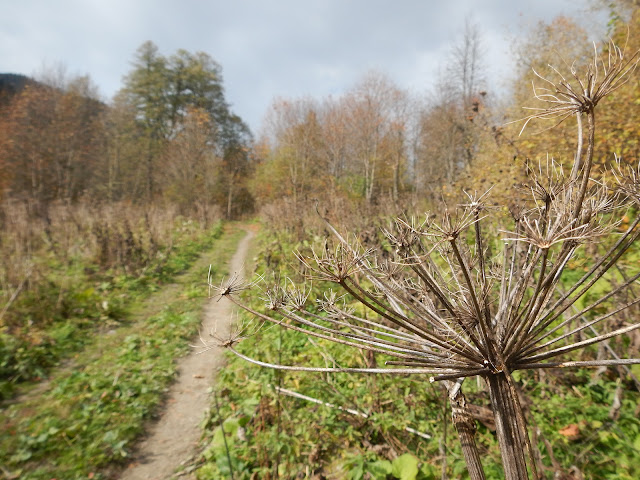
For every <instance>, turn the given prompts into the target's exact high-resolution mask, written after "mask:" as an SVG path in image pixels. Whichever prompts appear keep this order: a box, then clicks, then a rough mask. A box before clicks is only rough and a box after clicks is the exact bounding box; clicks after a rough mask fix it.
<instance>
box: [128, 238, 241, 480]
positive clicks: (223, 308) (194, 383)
mask: <svg viewBox="0 0 640 480" xmlns="http://www.w3.org/2000/svg"><path fill="white" fill-rule="evenodd" d="M252 236H253V234H252V233H251V232H249V233H247V235H246V236H245V237H244V238H243V239H242V240H241V241H240V243H239V244H238V249H237V251H236V253H235V254H234V255H233V258H232V259H231V264H230V266H229V272H230V273H231V274H233V273H234V272H235V273H237V274H238V275H239V276H241V275H242V274H243V271H242V270H243V264H244V260H245V258H246V256H247V250H248V247H249V241H250V240H251V237H252ZM232 305H233V304H232V303H231V301H229V300H228V299H226V298H222V299H220V300H219V301H216V300H211V301H209V303H208V305H207V307H206V308H205V311H204V318H203V321H202V327H201V331H202V333H203V337H204V336H205V335H208V332H210V331H212V330H213V328H214V327H216V328H217V331H218V334H219V335H222V336H224V334H225V333H226V332H228V330H229V327H230V324H231V313H232ZM223 360H224V359H223V349H222V348H217V347H216V348H213V349H211V350H209V351H208V352H206V353H203V354H197V353H196V352H195V351H194V352H192V353H190V354H189V355H188V356H186V357H184V358H183V359H181V360H180V362H179V364H178V365H179V366H178V377H177V379H176V381H175V383H173V385H172V386H171V389H170V390H169V393H168V396H167V403H166V407H165V410H164V411H163V412H162V415H161V417H160V418H159V420H158V421H157V423H155V424H154V425H152V426H151V427H150V429H149V434H148V437H147V438H146V439H145V440H144V441H143V442H142V443H141V445H140V447H139V450H138V452H137V454H136V457H135V461H134V463H133V464H132V465H130V466H129V468H128V469H127V470H125V471H124V472H123V474H122V477H121V480H156V479H157V480H161V479H168V478H171V477H172V475H173V473H174V471H175V470H176V469H177V468H178V467H179V466H180V465H183V464H184V463H185V462H187V461H188V460H190V459H191V458H192V456H193V454H194V453H195V451H196V447H197V445H198V440H199V439H200V433H201V431H200V426H199V425H200V422H201V421H202V420H203V418H204V417H203V415H204V412H205V411H206V409H207V408H208V407H209V405H210V399H209V394H208V392H207V390H208V388H209V387H210V386H211V385H212V384H213V382H214V380H215V376H216V372H217V370H218V368H219V367H220V366H222V363H223ZM182 478H189V477H182Z"/></svg>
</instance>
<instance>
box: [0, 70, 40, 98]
mask: <svg viewBox="0 0 640 480" xmlns="http://www.w3.org/2000/svg"><path fill="white" fill-rule="evenodd" d="M31 83H34V80H33V79H31V78H29V77H27V76H26V75H21V74H18V73H0V98H1V97H5V98H11V97H12V96H13V95H15V94H16V93H18V92H21V91H22V90H23V89H24V87H25V86H27V85H29V84H31Z"/></svg>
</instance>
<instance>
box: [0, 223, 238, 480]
mask: <svg viewBox="0 0 640 480" xmlns="http://www.w3.org/2000/svg"><path fill="white" fill-rule="evenodd" d="M243 235H244V232H243V231H241V230H239V229H237V228H235V227H231V228H228V229H227V232H226V233H225V234H224V235H223V236H222V237H220V238H218V239H216V240H215V241H213V242H210V243H209V244H208V246H209V249H208V250H207V253H205V255H203V257H202V258H203V260H202V261H198V262H196V264H195V266H192V267H191V269H190V270H189V271H188V272H187V273H186V274H184V275H182V276H180V277H175V276H174V278H173V281H174V282H175V283H177V284H178V288H175V287H174V288H171V287H169V289H168V290H165V291H159V292H158V293H156V294H155V295H152V296H150V297H149V298H148V299H147V300H146V304H145V306H138V307H137V308H132V310H134V311H135V312H136V313H135V315H134V318H133V319H132V320H131V321H130V323H129V324H127V325H125V326H122V327H120V328H112V329H111V330H102V331H100V332H99V333H96V335H93V336H92V337H91V339H90V340H89V341H87V342H86V343H85V346H84V349H83V350H82V352H81V353H79V354H77V355H76V356H75V358H73V360H72V366H70V367H69V368H63V369H61V370H59V371H57V372H54V373H53V376H52V379H51V383H50V386H49V388H48V389H47V390H46V391H45V392H43V393H37V394H32V395H29V394H27V399H26V400H23V401H20V402H19V403H15V404H13V405H10V406H8V407H7V408H5V409H4V410H3V411H2V413H1V414H0V432H1V433H0V452H2V453H1V454H0V466H1V467H2V468H3V471H4V473H5V476H10V475H11V476H14V477H15V478H21V479H47V480H48V479H51V478H65V479H66V478H96V479H98V478H108V477H109V475H110V473H113V471H116V470H117V469H118V468H119V467H118V465H122V464H123V463H124V462H126V461H127V457H128V455H129V453H130V451H131V449H132V447H133V446H134V444H135V440H136V438H138V436H139V435H140V433H141V432H142V431H143V427H144V424H145V422H146V421H148V420H149V419H150V418H152V416H153V413H154V411H155V409H156V407H157V406H158V404H159V403H160V401H161V399H162V397H163V394H164V393H165V391H166V389H167V387H168V385H169V384H170V382H171V381H172V379H173V378H174V376H175V373H176V364H175V359H176V358H177V357H179V356H181V355H183V354H184V353H186V352H187V351H188V349H189V346H188V344H189V340H190V339H192V338H193V336H194V334H195V333H196V332H197V327H198V325H199V323H200V314H201V308H202V306H203V304H204V303H205V300H206V295H207V288H206V275H207V270H208V268H209V262H210V261H212V262H213V273H214V275H215V277H216V278H220V277H221V276H222V275H224V274H225V273H226V271H225V268H226V263H227V261H228V259H229V258H230V256H231V254H232V253H233V252H234V251H235V248H236V245H237V242H238V240H239V238H241V237H242V236H243ZM190 252H191V253H189V254H188V255H189V259H188V260H184V261H180V262H176V268H175V269H174V270H173V271H174V274H175V273H178V272H181V271H184V269H186V268H188V267H189V265H190V264H193V262H194V260H196V259H197V257H198V252H197V245H196V244H194V245H193V249H192V250H190ZM200 253H202V252H200ZM169 279H171V277H170V276H167V277H166V278H165V280H166V281H168V280H169ZM152 290H153V289H152V288H148V289H147V291H148V292H151V291H152ZM138 301H140V299H139V298H138Z"/></svg>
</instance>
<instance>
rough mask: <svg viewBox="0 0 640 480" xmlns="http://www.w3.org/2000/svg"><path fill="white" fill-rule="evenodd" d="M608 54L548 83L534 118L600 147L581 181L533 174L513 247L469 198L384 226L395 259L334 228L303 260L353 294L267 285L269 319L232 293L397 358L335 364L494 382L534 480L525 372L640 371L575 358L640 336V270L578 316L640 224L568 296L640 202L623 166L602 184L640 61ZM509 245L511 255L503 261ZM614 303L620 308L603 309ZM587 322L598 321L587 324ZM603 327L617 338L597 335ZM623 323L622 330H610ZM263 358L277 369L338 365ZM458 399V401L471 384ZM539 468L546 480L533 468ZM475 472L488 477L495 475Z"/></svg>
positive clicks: (503, 433) (515, 455) (511, 236)
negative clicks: (596, 170)
mask: <svg viewBox="0 0 640 480" xmlns="http://www.w3.org/2000/svg"><path fill="white" fill-rule="evenodd" d="M608 51H609V53H608V57H607V59H606V60H604V61H603V60H601V59H600V58H599V57H598V56H597V55H596V56H595V57H594V61H593V63H592V64H591V65H590V66H589V67H588V68H587V71H586V73H585V74H584V76H583V77H579V76H578V74H577V72H576V70H575V68H573V67H570V76H566V77H565V76H563V75H562V74H560V72H559V71H558V70H556V73H557V74H558V76H559V80H552V79H547V78H542V80H543V81H544V83H545V84H546V88H545V89H539V88H536V87H534V94H535V95H536V97H537V98H538V99H539V100H542V101H543V102H545V103H546V105H547V106H546V107H544V108H540V109H536V110H534V113H532V114H531V115H530V116H529V117H527V118H526V123H528V122H529V121H530V120H532V119H554V120H559V121H562V120H564V119H565V118H567V117H568V116H570V115H576V116H577V117H578V118H579V119H580V118H582V117H586V119H587V136H586V137H587V138H586V151H584V152H583V140H582V122H579V124H578V125H579V134H578V146H577V149H576V153H575V161H574V164H573V165H572V168H571V170H570V173H569V174H565V170H564V169H563V168H562V166H561V165H558V164H557V163H555V162H554V161H552V160H549V161H548V162H547V163H546V164H541V165H540V167H539V168H538V169H536V171H534V172H533V173H532V175H531V183H530V185H529V190H530V195H528V197H529V201H528V202H527V203H526V204H525V205H523V206H522V208H520V209H519V210H518V212H517V213H516V214H515V215H514V221H513V222H512V228H510V229H508V231H506V232H503V234H502V236H501V238H500V239H499V240H498V239H496V238H495V237H494V236H492V235H490V234H487V232H488V228H487V227H491V226H492V225H494V224H495V221H494V220H492V219H490V218H488V217H490V216H492V213H493V212H491V211H490V209H489V208H488V207H487V204H486V198H487V194H484V195H476V194H474V195H468V202H466V204H464V205H460V206H459V207H458V208H456V209H455V210H453V211H449V210H445V211H444V214H443V216H442V219H441V220H439V221H436V220H435V219H434V216H431V215H427V216H426V218H425V219H424V220H417V219H415V218H399V219H397V220H396V221H395V225H394V226H393V228H389V229H388V230H385V231H384V235H385V236H386V238H387V239H388V241H389V242H390V244H391V245H392V247H393V252H392V254H391V255H390V256H387V258H382V256H381V255H379V254H378V253H377V252H376V251H373V250H368V249H366V248H364V247H363V246H362V245H360V244H359V243H358V242H357V241H355V240H351V239H349V238H347V237H345V236H343V235H341V234H340V232H338V231H337V230H336V229H335V228H334V227H333V226H332V224H331V223H329V222H328V221H326V225H327V228H329V229H330V230H331V232H332V233H333V235H334V237H335V239H336V240H337V241H336V242H335V243H336V245H335V247H333V248H330V247H329V244H328V243H327V244H326V245H325V247H324V248H323V249H322V251H319V252H314V253H313V255H311V256H310V257H304V256H302V255H298V256H299V259H300V261H301V262H302V263H303V264H304V266H305V267H306V268H307V269H308V271H309V272H311V275H310V276H311V277H312V278H314V279H317V280H321V281H326V282H331V283H333V284H335V285H336V286H338V287H339V288H340V290H341V291H342V292H344V293H345V295H344V296H340V295H339V294H338V293H336V292H335V291H333V290H329V291H327V293H325V295H324V298H323V299H322V300H321V301H318V302H317V303H316V304H312V302H310V301H309V293H310V290H309V289H307V288H306V287H305V286H299V285H295V284H293V283H292V282H286V283H285V284H284V285H282V284H278V285H275V286H272V287H269V288H268V289H266V290H265V296H266V299H267V302H266V303H267V308H266V310H267V311H266V313H263V312H261V311H258V310H256V309H254V308H252V307H250V306H248V305H245V304H243V303H242V302H240V301H238V299H237V298H236V296H235V295H234V293H236V292H237V291H238V290H239V289H240V288H244V286H243V285H238V284H237V283H235V284H234V283H233V282H230V283H226V284H223V285H222V286H220V287H218V291H219V292H220V294H222V295H226V296H228V297H229V298H231V299H232V300H233V301H234V302H236V303H237V304H238V305H239V306H240V307H242V308H244V309H245V310H247V311H248V312H250V313H251V314H253V315H254V316H255V317H257V318H259V319H261V320H263V321H265V322H274V323H277V324H279V325H282V326H284V327H286V328H289V329H292V330H296V331H300V332H304V333H305V334H307V335H310V336H314V337H318V338H323V339H326V340H330V341H332V342H337V343H341V344H343V345H346V346H350V347H356V348H360V349H364V350H369V351H371V352H374V353H377V354H382V355H384V358H385V359H386V368H345V369H329V370H333V371H357V372H369V373H388V374H427V375H429V376H430V379H431V381H432V382H433V381H443V380H446V381H453V380H457V379H461V378H465V377H471V376H477V375H479V376H482V377H484V378H485V379H486V380H487V383H488V385H489V392H490V397H491V402H492V406H493V410H494V415H495V417H496V425H497V435H498V439H499V441H500V446H501V451H502V455H503V464H504V469H505V475H506V478H508V479H523V478H528V472H527V465H526V463H527V460H526V456H525V454H524V453H523V452H526V451H527V450H529V451H530V450H531V446H530V444H529V439H528V435H527V423H526V419H525V417H524V414H523V412H522V408H521V407H520V404H519V399H518V395H517V393H516V390H515V386H514V381H513V379H512V374H513V372H515V371H517V370H531V369H543V368H569V367H572V368H573V367H595V366H615V365H628V364H633V363H640V359H620V358H615V359H611V360H575V361H574V360H567V359H566V355H567V354H570V353H571V352H574V351H576V350H581V349H584V348H586V347H588V346H590V345H594V344H597V343H599V342H603V341H606V340H608V339H611V338H613V337H617V336H620V335H624V334H627V333H629V332H631V331H633V330H635V329H638V328H640V323H631V324H626V325H622V326H620V324H619V314H620V313H621V312H622V311H623V310H625V309H628V308H630V307H632V306H634V305H636V304H638V303H640V300H638V299H636V300H632V301H628V302H626V303H623V304H619V305H618V304H617V302H616V300H617V299H618V298H620V296H621V294H622V293H623V292H625V291H626V290H627V289H628V288H629V287H630V286H632V285H633V284H635V283H636V282H637V280H638V278H640V273H636V274H634V275H631V276H628V277H627V278H626V279H625V280H624V281H623V282H622V283H620V284H619V285H617V286H615V287H613V288H611V289H610V290H609V291H607V292H606V293H604V294H602V295H595V296H594V295H591V296H590V297H589V298H590V303H588V305H586V306H585V307H584V308H582V309H578V311H575V310H570V309H571V308H572V307H575V306H576V302H578V300H579V299H581V298H584V297H585V294H586V293H587V292H590V293H592V294H593V292H594V290H595V289H593V287H594V285H596V284H597V283H598V282H599V281H601V280H603V279H604V277H605V275H606V274H607V272H609V271H610V270H611V269H612V268H613V267H614V266H616V264H617V263H618V261H619V260H620V258H621V257H622V256H623V255H624V253H625V252H626V251H627V250H629V248H630V247H631V246H632V245H633V244H634V242H635V241H636V240H637V239H638V237H639V236H640V228H638V224H639V223H640V217H637V218H636V219H635V220H634V221H633V222H632V223H631V224H630V225H629V227H628V228H627V229H626V230H625V231H624V232H622V233H620V234H619V235H617V238H614V239H612V240H610V241H609V242H603V245H609V246H608V248H603V250H604V252H603V253H601V254H599V255H596V256H594V257H593V258H592V260H591V262H590V266H589V268H588V270H587V271H586V272H585V273H584V275H583V276H582V277H581V278H580V279H579V280H578V281H576V282H575V283H574V284H573V285H572V286H571V288H569V289H568V290H567V291H562V289H561V288H560V283H561V281H562V279H563V273H564V272H565V271H566V270H567V268H568V265H569V263H570V262H571V261H572V259H575V258H576V256H577V255H578V254H579V252H580V250H581V249H582V248H583V247H584V246H585V244H587V243H593V242H596V241H598V240H599V239H601V238H603V237H606V238H607V239H610V238H613V235H610V234H613V233H614V232H615V233H616V234H617V233H619V230H617V229H616V228H617V227H619V223H618V222H617V219H619V218H621V217H622V215H623V213H622V212H623V211H625V210H624V209H626V208H628V206H629V203H630V202H631V203H635V204H636V206H637V205H638V204H640V182H639V178H640V175H639V174H638V171H635V170H631V171H625V170H624V169H623V168H622V167H618V168H616V169H614V171H613V172H612V173H613V175H611V176H610V177H611V178H612V180H611V181H610V182H609V181H606V180H604V176H603V177H601V178H599V180H598V181H595V180H594V179H592V178H591V167H592V163H593V146H594V138H595V108H596V106H597V104H598V103H599V101H600V100H601V99H602V98H603V97H604V96H606V95H607V94H609V93H610V92H612V91H614V90H616V89H617V88H619V87H620V86H621V85H622V84H623V83H624V82H626V81H627V79H628V77H629V74H630V73H631V72H632V71H633V70H634V69H635V66H636V64H637V61H638V54H637V53H636V54H634V55H632V56H631V57H630V58H629V59H626V58H625V56H624V52H623V50H622V49H620V48H618V47H617V46H615V45H613V44H610V45H609V48H608ZM498 242H500V243H501V244H502V249H501V251H500V252H499V253H498V254H497V255H494V254H492V252H495V251H497V250H498V249H499V248H497V245H498ZM389 257H390V258H389ZM598 291H601V289H598ZM353 301H356V302H358V303H359V304H360V305H362V306H364V307H366V309H368V311H369V312H370V314H367V315H362V314H360V313H356V311H355V310H354V309H353V308H350V305H351V304H352V302H353ZM605 302H608V303H607V304H606V305H609V304H613V305H617V306H616V307H612V309H611V310H609V311H607V312H606V313H600V312H601V307H602V306H603V305H605ZM360 311H362V310H361V309H358V312H360ZM371 313H372V314H371ZM588 314H589V315H588ZM587 315H588V318H589V320H588V321H585V320H583V319H584V318H587V317H586V316H587ZM596 325H599V326H600V328H599V331H602V332H606V333H600V334H593V333H591V332H594V331H595V330H593V327H594V326H596ZM611 325H617V326H614V327H610V328H609V326H611ZM229 346H232V345H229ZM232 351H234V353H237V354H238V355H240V354H239V353H238V352H237V351H236V350H235V349H232ZM241 356H243V355H241ZM561 357H563V358H561ZM243 358H246V359H247V360H250V361H254V360H252V359H250V358H248V357H246V356H243ZM255 362H256V363H259V364H261V365H267V366H270V367H273V368H289V369H292V370H310V371H325V370H327V369H324V368H318V369H316V368H310V367H298V366H294V367H282V366H278V365H271V364H264V363H262V362H257V361H255ZM460 383H461V382H458V383H457V384H454V383H450V384H449V385H450V386H451V385H458V386H459V384H460ZM449 391H450V394H451V399H452V400H453V398H454V396H455V392H456V391H457V389H456V388H450V390H449ZM462 403H463V402H462ZM461 438H462V437H461ZM467 443H469V442H468V441H467ZM465 454H466V452H465ZM468 460H469V458H468ZM470 466H471V464H470ZM530 468H531V470H532V474H533V475H534V477H536V476H537V473H536V472H535V466H534V462H533V461H531V462H530ZM476 470H477V468H476ZM473 478H482V473H481V470H480V473H475V474H474V477H473Z"/></svg>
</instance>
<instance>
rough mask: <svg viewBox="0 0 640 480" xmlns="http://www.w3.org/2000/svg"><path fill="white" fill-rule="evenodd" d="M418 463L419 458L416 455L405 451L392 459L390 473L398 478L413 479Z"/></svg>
mask: <svg viewBox="0 0 640 480" xmlns="http://www.w3.org/2000/svg"><path fill="white" fill-rule="evenodd" d="M418 463H419V460H418V459H417V458H416V457H414V456H413V455H411V454H410V453H405V454H404V455H401V456H399V457H398V458H396V459H395V460H394V461H393V463H392V464H391V474H392V475H393V476H394V477H396V478H399V479H400V480H415V478H416V476H417V475H418Z"/></svg>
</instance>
